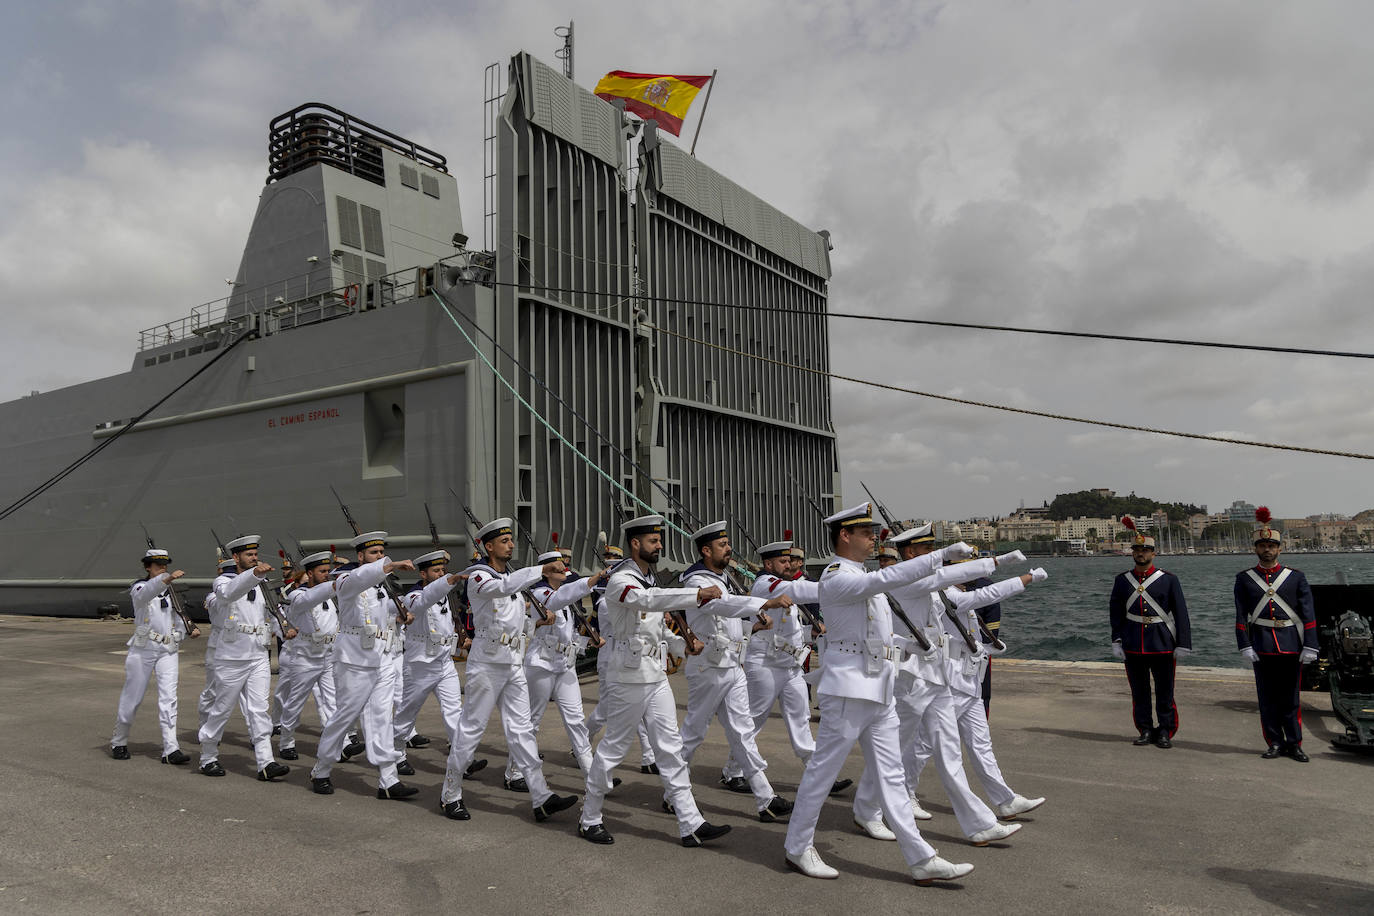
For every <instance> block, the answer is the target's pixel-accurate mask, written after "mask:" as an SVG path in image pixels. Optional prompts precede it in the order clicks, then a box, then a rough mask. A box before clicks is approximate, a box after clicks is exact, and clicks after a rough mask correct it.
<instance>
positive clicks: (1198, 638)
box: [996, 553, 1374, 668]
mask: <svg viewBox="0 0 1374 916" xmlns="http://www.w3.org/2000/svg"><path fill="white" fill-rule="evenodd" d="M1279 562H1280V563H1282V564H1283V565H1285V566H1290V565H1291V566H1292V567H1293V568H1294V569H1300V570H1302V571H1303V572H1304V573H1305V574H1306V575H1307V581H1308V582H1309V583H1311V584H1313V585H1320V584H1335V583H1337V582H1338V581H1340V580H1339V579H1338V574H1341V573H1344V575H1345V581H1346V582H1348V583H1349V584H1351V585H1360V584H1370V583H1374V553H1302V554H1291V555H1289V554H1285V555H1284V556H1282V557H1280V558H1279ZM1155 565H1156V566H1157V567H1159V568H1160V569H1164V570H1168V571H1169V572H1171V573H1173V574H1174V575H1176V576H1178V578H1179V581H1180V582H1181V583H1182V584H1183V597H1184V599H1185V600H1186V601H1187V602H1188V617H1189V620H1190V622H1191V623H1192V629H1193V654H1192V655H1190V656H1189V657H1188V659H1187V660H1186V661H1184V662H1181V663H1180V664H1185V665H1210V666H1214V667H1219V668H1241V667H1244V662H1243V661H1242V659H1241V657H1240V654H1239V653H1238V652H1237V651H1236V636H1235V626H1236V605H1235V601H1234V599H1233V598H1232V589H1233V587H1234V586H1235V579H1236V573H1238V572H1240V571H1241V570H1243V569H1247V568H1249V567H1251V566H1253V565H1255V558H1254V556H1253V555H1250V556H1241V555H1229V556H1211V555H1208V556H1165V557H1157V558H1156V561H1155ZM1035 566H1043V567H1044V568H1045V571H1046V572H1048V573H1049V574H1050V577H1049V579H1047V580H1046V581H1044V582H1037V583H1035V584H1034V585H1032V586H1031V587H1030V588H1028V589H1026V591H1025V592H1023V593H1022V594H1020V595H1018V596H1016V597H1015V598H1012V599H1011V600H1009V601H1004V602H1002V629H1001V637H1002V641H1003V642H1005V643H1006V644H1007V656H1008V657H1009V658H1028V659H1051V660H1054V661H1093V662H1110V661H1112V660H1113V659H1112V647H1111V625H1110V623H1109V622H1108V619H1107V598H1108V596H1110V595H1111V591H1112V579H1113V578H1115V576H1116V574H1117V573H1119V572H1123V571H1125V570H1128V569H1130V568H1131V560H1130V557H1057V558H1051V557H1031V560H1030V563H1029V564H1028V565H1025V566H1015V567H1002V568H1001V569H999V570H998V575H997V576H996V578H999V579H1000V578H1004V577H1005V576H1008V575H1012V574H1020V573H1023V572H1026V571H1027V570H1028V569H1030V568H1031V567H1035Z"/></svg>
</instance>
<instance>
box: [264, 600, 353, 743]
mask: <svg viewBox="0 0 1374 916" xmlns="http://www.w3.org/2000/svg"><path fill="white" fill-rule="evenodd" d="M290 601H291V603H290V605H289V606H288V607H287V609H286V622H287V623H289V624H290V625H291V626H293V627H295V628H296V638H295V639H288V640H286V641H285V642H284V643H282V647H281V651H280V653H279V654H278V656H277V705H278V706H279V707H280V708H281V739H280V740H279V741H278V742H277V744H278V746H279V747H280V748H281V749H282V750H286V749H287V748H293V747H295V746H296V729H297V728H298V727H300V724H301V713H302V712H304V711H305V698H306V697H307V696H311V695H312V694H313V695H314V697H315V706H316V708H317V710H318V712H319V714H320V727H321V728H324V726H326V725H328V724H329V720H330V719H332V718H333V717H334V705H335V702H336V701H335V697H334V640H335V638H336V637H337V636H338V633H339V614H338V610H337V609H336V607H335V604H334V583H333V582H329V581H325V582H322V583H320V584H319V585H315V586H310V587H306V586H303V585H302V586H297V587H296V588H295V589H292V591H291V594H290Z"/></svg>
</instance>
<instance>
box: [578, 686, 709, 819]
mask: <svg viewBox="0 0 1374 916" xmlns="http://www.w3.org/2000/svg"><path fill="white" fill-rule="evenodd" d="M600 707H605V710H606V734H605V736H604V737H602V739H601V741H600V743H598V744H597V746H596V754H595V755H593V757H592V766H591V769H589V770H588V771H587V800H586V801H585V802H584V803H583V805H582V818H581V824H582V826H583V827H590V826H592V825H593V824H599V823H601V820H602V815H601V808H602V805H603V804H604V803H605V801H606V786H608V785H610V778H611V771H612V770H614V769H615V768H616V767H617V766H618V765H619V764H620V762H621V761H622V760H624V759H625V752H626V751H627V750H629V749H630V736H631V735H633V734H634V733H635V727H636V726H639V727H641V728H643V729H645V731H646V732H647V738H648V743H647V744H646V747H650V746H651V747H653V749H654V754H655V755H656V758H657V760H658V770H659V779H660V780H661V781H662V782H663V791H664V795H665V797H666V798H667V799H668V803H669V804H671V805H672V806H673V811H674V813H675V814H676V815H677V829H678V835H679V836H687V835H688V834H689V833H692V832H693V831H695V830H696V829H697V828H698V827H700V826H701V825H702V824H704V823H706V820H705V818H703V817H702V816H701V812H700V811H698V810H697V802H696V799H695V798H694V797H693V796H692V781H691V778H690V776H689V775H688V772H687V764H686V762H685V760H684V758H683V756H682V735H681V734H679V733H678V730H677V702H676V701H675V700H674V699H673V691H672V689H671V688H670V687H669V686H668V682H667V681H666V680H662V681H654V682H653V683H652V684H607V683H605V682H602V685H601V702H600V703H599V704H598V708H600Z"/></svg>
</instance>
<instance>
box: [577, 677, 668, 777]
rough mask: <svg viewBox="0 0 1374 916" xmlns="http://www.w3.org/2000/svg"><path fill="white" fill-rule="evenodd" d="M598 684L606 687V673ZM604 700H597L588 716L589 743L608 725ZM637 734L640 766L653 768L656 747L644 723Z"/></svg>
mask: <svg viewBox="0 0 1374 916" xmlns="http://www.w3.org/2000/svg"><path fill="white" fill-rule="evenodd" d="M597 683H598V686H599V687H604V686H605V684H606V677H605V674H604V672H603V673H602V676H601V678H600V680H599V681H598V682H597ZM603 698H604V694H603V695H602V697H599V698H598V699H597V701H596V705H595V706H593V707H592V711H591V714H590V715H588V716H587V741H588V743H590V742H591V740H592V739H593V738H595V737H596V733H597V732H599V731H601V729H602V727H603V726H604V725H605V724H606V704H605V703H603V702H602V699H603ZM635 732H636V733H637V734H638V735H639V763H640V766H646V767H647V766H652V765H653V764H654V763H655V762H656V760H655V757H654V746H653V745H652V744H650V743H649V732H648V730H647V729H646V728H645V727H644V723H643V722H640V723H639V725H638V726H636V728H635Z"/></svg>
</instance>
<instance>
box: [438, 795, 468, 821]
mask: <svg viewBox="0 0 1374 916" xmlns="http://www.w3.org/2000/svg"><path fill="white" fill-rule="evenodd" d="M439 807H441V808H443V809H444V817H447V818H449V819H451V820H455V821H470V820H472V815H471V814H469V813H468V808H467V805H465V804H463V800H462V799H461V798H460V799H458V800H457V801H451V802H449V803H448V804H447V805H440V806H439Z"/></svg>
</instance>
